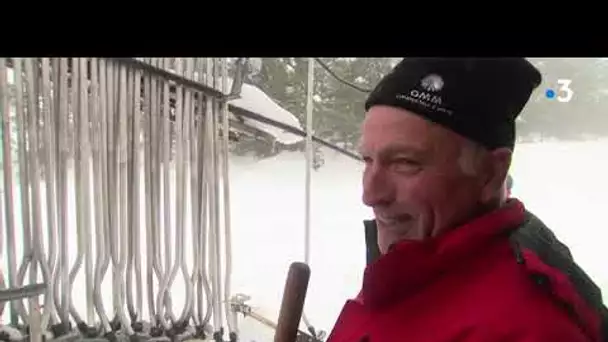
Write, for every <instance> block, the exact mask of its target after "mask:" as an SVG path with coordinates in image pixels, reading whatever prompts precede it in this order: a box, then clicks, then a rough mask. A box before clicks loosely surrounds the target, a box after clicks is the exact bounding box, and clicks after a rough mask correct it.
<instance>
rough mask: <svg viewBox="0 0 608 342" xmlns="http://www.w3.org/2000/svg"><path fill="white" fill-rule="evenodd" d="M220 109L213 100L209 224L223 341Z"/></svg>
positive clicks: (216, 73)
mask: <svg viewBox="0 0 608 342" xmlns="http://www.w3.org/2000/svg"><path fill="white" fill-rule="evenodd" d="M212 61H213V69H212V70H210V69H208V71H210V73H208V75H213V81H214V83H213V88H217V87H218V86H219V85H220V84H219V83H220V79H219V76H220V70H219V68H217V66H216V63H215V62H216V61H215V60H214V59H212ZM209 66H211V63H210V64H209ZM219 109H220V103H219V101H218V100H216V99H214V101H213V115H212V117H213V120H211V122H212V132H211V134H210V137H212V143H211V146H212V154H213V157H212V158H211V160H212V162H211V169H212V170H213V171H212V172H211V175H212V178H211V179H212V184H211V185H212V187H211V188H212V194H213V195H212V197H211V198H212V200H211V206H212V208H213V210H212V211H211V217H212V220H211V222H212V224H211V232H212V234H211V240H212V244H211V246H212V248H211V253H212V255H213V257H212V265H213V267H212V274H213V277H212V281H213V289H214V290H213V303H214V307H215V310H214V312H213V318H214V326H215V332H214V335H215V336H214V339H215V340H218V341H219V340H222V339H223V336H222V335H223V324H222V318H223V307H222V286H221V281H222V277H221V275H222V264H221V230H220V206H219V198H220V187H219V185H220V176H221V175H220V167H219V166H220V160H219V158H220V146H219V143H218V142H219V126H218V119H219V116H218V115H217V114H218V111H219Z"/></svg>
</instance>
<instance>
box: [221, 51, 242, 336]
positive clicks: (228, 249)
mask: <svg viewBox="0 0 608 342" xmlns="http://www.w3.org/2000/svg"><path fill="white" fill-rule="evenodd" d="M221 69H222V70H221V72H222V88H223V89H222V90H223V92H224V94H226V93H227V92H228V66H227V60H226V58H222V65H221ZM233 88H234V87H233ZM221 118H222V132H223V134H222V144H221V146H220V150H221V152H222V153H221V161H222V165H221V166H222V171H221V173H222V177H221V178H222V185H223V188H222V194H223V200H224V201H223V203H222V204H223V213H224V243H225V247H224V248H225V257H226V261H225V263H226V274H225V279H224V305H225V307H226V308H225V311H226V322H227V325H228V333H229V335H230V340H233V339H234V337H236V336H238V326H237V322H236V319H235V313H234V312H233V311H232V310H231V304H230V298H231V295H232V294H231V290H232V289H231V286H232V285H231V280H232V227H231V221H230V215H231V211H230V173H229V164H230V161H229V155H230V154H229V147H230V137H229V134H228V132H230V123H229V113H228V106H227V104H226V102H225V101H222V104H221Z"/></svg>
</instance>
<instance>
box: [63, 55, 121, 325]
mask: <svg viewBox="0 0 608 342" xmlns="http://www.w3.org/2000/svg"><path fill="white" fill-rule="evenodd" d="M62 60H63V59H62ZM110 64H111V62H109V61H106V60H105V59H99V63H98V66H99V119H98V120H99V125H98V131H97V133H98V134H99V135H98V140H97V146H98V151H99V152H98V153H99V166H98V168H97V171H98V172H99V174H98V175H97V177H95V178H96V179H97V186H98V193H99V196H95V197H96V198H98V197H101V199H99V200H98V203H100V205H96V207H97V208H99V212H100V214H99V219H98V223H99V225H98V226H97V227H96V230H95V231H96V242H97V258H96V259H97V260H96V263H95V276H94V281H93V282H94V287H93V292H94V295H93V300H94V306H95V309H96V312H97V316H98V317H99V319H100V320H101V326H102V329H103V331H106V332H109V331H111V327H110V320H109V318H108V315H107V312H106V309H105V307H104V304H103V298H102V295H101V292H102V288H101V286H102V282H103V279H104V277H105V275H106V274H107V271H108V267H109V265H110V258H111V256H110V244H111V243H112V241H111V238H110V220H109V218H110V215H109V214H110V212H109V196H108V191H109V189H110V188H109V186H108V170H109V167H108V154H107V153H106V151H107V150H106V148H105V147H106V146H108V123H109V120H108V117H109V110H108V109H109V106H108V80H109V78H108V75H109V73H110V71H111V67H110ZM64 70H67V64H65V69H64ZM63 87H64V85H63V84H62V89H63Z"/></svg>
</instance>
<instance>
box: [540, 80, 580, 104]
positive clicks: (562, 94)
mask: <svg viewBox="0 0 608 342" xmlns="http://www.w3.org/2000/svg"><path fill="white" fill-rule="evenodd" d="M571 84H572V80H570V79H566V78H560V79H559V80H557V82H556V87H554V88H549V89H547V90H545V97H546V98H548V99H549V100H552V99H556V100H557V101H558V102H566V103H567V102H570V100H572V97H573V96H574V90H572V88H571Z"/></svg>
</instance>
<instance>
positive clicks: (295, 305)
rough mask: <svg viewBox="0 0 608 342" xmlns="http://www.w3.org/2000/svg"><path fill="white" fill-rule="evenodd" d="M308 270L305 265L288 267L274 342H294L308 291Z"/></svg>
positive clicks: (299, 264) (298, 264)
mask: <svg viewBox="0 0 608 342" xmlns="http://www.w3.org/2000/svg"><path fill="white" fill-rule="evenodd" d="M309 279H310V268H309V267H308V265H306V264H305V263H301V262H294V263H292V264H291V266H290V267H289V273H288V274H287V280H286V282H285V289H284V291H283V301H282V303H281V310H280V311H279V319H278V324H277V328H276V330H275V335H274V342H295V341H296V337H297V335H298V327H299V326H300V319H301V318H302V312H303V311H304V301H305V300H306V291H307V290H308V280H309Z"/></svg>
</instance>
